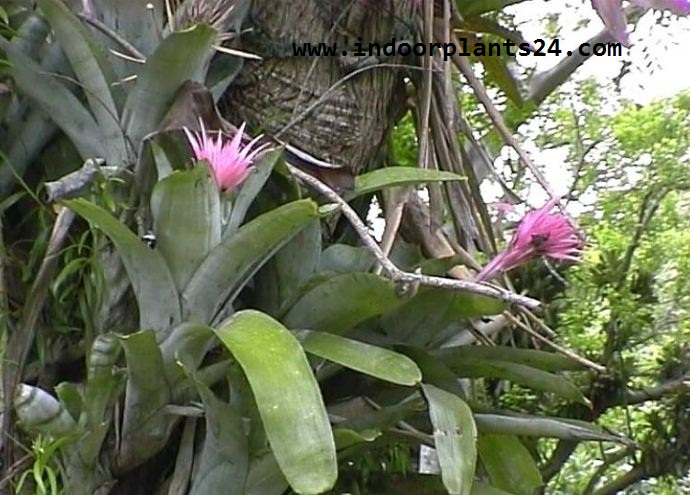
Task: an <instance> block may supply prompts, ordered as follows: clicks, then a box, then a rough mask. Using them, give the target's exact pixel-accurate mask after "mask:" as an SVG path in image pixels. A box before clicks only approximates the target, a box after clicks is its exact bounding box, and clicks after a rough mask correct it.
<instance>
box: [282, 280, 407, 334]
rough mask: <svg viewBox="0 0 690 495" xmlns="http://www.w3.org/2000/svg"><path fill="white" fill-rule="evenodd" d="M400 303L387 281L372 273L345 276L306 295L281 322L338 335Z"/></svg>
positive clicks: (290, 326) (322, 284) (293, 326)
mask: <svg viewBox="0 0 690 495" xmlns="http://www.w3.org/2000/svg"><path fill="white" fill-rule="evenodd" d="M402 302H403V299H402V298H400V297H398V295H397V293H396V290H395V284H394V283H393V282H391V281H390V280H388V279H386V278H383V277H381V276H379V275H374V274H373V273H346V274H342V275H336V276H334V277H331V278H329V279H328V280H326V281H324V282H322V283H320V284H319V285H317V286H316V287H313V288H312V289H311V290H309V291H308V292H307V293H305V294H304V295H303V296H302V297H301V298H300V299H299V300H298V301H297V302H296V303H295V305H294V306H293V307H292V308H290V310H289V311H288V313H287V314H286V315H285V317H284V318H283V322H284V323H285V325H287V326H288V327H289V328H300V329H302V328H303V329H309V330H319V331H322V332H329V333H336V334H341V333H344V332H346V331H348V330H350V329H352V328H354V327H355V326H356V325H358V324H359V323H361V322H363V321H365V320H368V319H369V318H371V317H373V316H378V315H380V314H383V313H386V312H388V311H390V310H392V309H393V308H395V307H397V306H398V305H400V304H401V303H402Z"/></svg>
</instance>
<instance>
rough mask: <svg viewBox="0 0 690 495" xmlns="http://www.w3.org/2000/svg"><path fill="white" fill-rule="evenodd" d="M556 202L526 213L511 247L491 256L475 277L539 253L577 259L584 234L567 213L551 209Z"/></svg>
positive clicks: (492, 274) (485, 277)
mask: <svg viewBox="0 0 690 495" xmlns="http://www.w3.org/2000/svg"><path fill="white" fill-rule="evenodd" d="M556 203H557V200H556V199H552V200H551V201H549V202H548V203H546V204H545V205H544V206H543V207H542V208H540V209H538V210H534V211H531V212H529V213H528V214H527V215H525V217H524V218H523V219H522V221H521V222H520V225H518V228H517V230H516V232H515V234H513V238H512V239H511V241H510V245H509V246H508V248H507V249H506V250H505V251H503V252H502V253H500V254H499V255H497V256H496V257H495V258H494V259H493V260H491V261H490V262H489V264H487V265H486V266H485V267H484V268H483V269H482V270H481V271H480V272H479V273H478V274H477V276H476V277H475V280H476V281H480V282H481V281H484V280H490V279H492V278H493V277H495V276H496V275H498V274H499V273H502V272H506V271H508V270H511V269H513V268H515V267H517V266H519V265H522V264H523V263H525V262H527V261H529V260H530V259H532V258H535V257H538V256H548V257H549V258H554V259H557V260H572V261H577V260H578V257H579V255H580V250H581V249H582V246H583V242H582V238H581V236H580V233H579V232H578V230H577V228H576V227H575V226H574V224H573V223H572V221H571V220H570V219H569V218H568V217H567V216H565V215H563V214H561V213H550V211H551V210H552V209H553V208H554V206H556Z"/></svg>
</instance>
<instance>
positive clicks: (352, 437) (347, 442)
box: [333, 428, 383, 450]
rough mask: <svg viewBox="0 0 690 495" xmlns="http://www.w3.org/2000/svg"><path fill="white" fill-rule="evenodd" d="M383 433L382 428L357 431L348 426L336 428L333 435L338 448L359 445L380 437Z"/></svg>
mask: <svg viewBox="0 0 690 495" xmlns="http://www.w3.org/2000/svg"><path fill="white" fill-rule="evenodd" d="M381 435H383V433H382V432H381V430H374V429H372V430H363V431H355V430H350V429H348V428H335V429H334V430H333V436H334V438H335V445H336V447H337V448H338V450H342V449H346V448H348V447H352V446H353V445H359V444H362V443H371V442H373V441H374V440H376V439H377V438H379V437H380V436H381Z"/></svg>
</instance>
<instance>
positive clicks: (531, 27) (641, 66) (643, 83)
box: [482, 0, 690, 217]
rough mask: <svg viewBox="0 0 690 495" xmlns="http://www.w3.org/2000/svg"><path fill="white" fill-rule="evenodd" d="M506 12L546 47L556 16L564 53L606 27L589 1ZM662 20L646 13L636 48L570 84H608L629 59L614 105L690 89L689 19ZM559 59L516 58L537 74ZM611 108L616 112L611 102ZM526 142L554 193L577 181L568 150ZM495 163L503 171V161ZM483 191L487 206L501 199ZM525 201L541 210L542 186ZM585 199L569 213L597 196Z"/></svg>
mask: <svg viewBox="0 0 690 495" xmlns="http://www.w3.org/2000/svg"><path fill="white" fill-rule="evenodd" d="M508 11H509V12H511V13H513V14H514V15H515V21H516V23H517V24H518V26H519V27H520V29H521V31H522V34H523V36H524V37H525V38H526V39H527V40H533V39H536V38H543V39H545V40H547V46H548V41H549V40H550V37H549V36H547V35H546V32H547V26H548V18H549V16H550V15H557V16H558V25H559V26H561V29H560V31H559V34H558V38H559V40H560V47H561V48H562V49H563V50H564V51H565V50H569V49H572V50H574V49H576V47H577V46H578V45H579V44H580V43H582V42H583V41H586V40H587V39H589V38H591V37H592V36H594V35H596V34H597V33H598V32H599V31H601V29H603V23H602V22H601V20H600V19H599V18H598V17H597V15H596V13H595V12H594V9H593V8H592V7H591V4H590V2H589V1H584V2H583V1H549V0H531V1H529V2H524V3H520V4H517V5H515V6H512V7H510V8H509V10H508ZM659 16H660V13H659V12H655V11H648V12H647V13H646V14H645V15H644V16H643V17H642V18H641V19H640V20H639V21H638V23H637V24H636V26H634V27H633V26H631V27H630V29H631V40H632V46H631V47H630V48H629V49H626V48H623V56H622V57H620V58H611V57H593V58H591V59H589V60H587V61H586V62H585V63H584V64H583V65H582V66H581V67H580V68H579V69H578V70H577V71H576V72H575V73H574V74H573V76H572V80H573V81H579V80H582V79H586V78H591V77H594V78H596V79H597V80H598V81H599V82H600V83H601V84H602V85H609V84H611V82H612V81H613V80H614V78H615V77H616V76H617V75H618V74H619V72H620V69H621V66H622V63H623V61H624V60H627V61H630V62H631V63H632V64H631V66H630V72H629V73H628V74H626V75H625V76H624V77H623V79H622V82H621V92H620V94H616V93H615V92H614V91H615V90H614V89H613V85H611V86H612V90H611V92H610V93H609V94H610V98H611V99H610V102H611V103H613V102H615V101H618V100H619V99H621V98H625V99H628V100H632V101H634V102H635V103H638V104H641V105H644V104H646V103H649V102H650V101H652V100H654V99H660V98H667V97H670V96H673V95H675V94H677V93H678V92H680V91H682V90H688V89H690V17H685V18H678V17H676V16H673V17H672V18H670V21H669V22H666V24H667V25H666V26H663V25H659V24H657V22H656V21H657V19H658V18H659ZM560 60H562V59H561V58H559V57H556V56H547V57H517V58H516V62H517V63H518V64H519V65H522V66H525V67H534V68H536V70H537V71H542V70H546V69H549V68H551V67H553V66H554V65H556V64H557V63H558V62H559V61H560ZM569 84H571V83H566V85H565V86H564V87H566V88H567V87H568V85H569ZM604 106H605V107H606V104H604ZM610 108H611V109H612V108H613V104H611V106H610ZM538 126H539V122H538V121H537V120H536V119H533V121H532V122H531V123H530V124H529V125H528V126H527V131H525V129H521V131H523V132H525V133H526V134H529V133H530V132H536V129H538ZM522 143H523V147H524V148H525V150H527V152H528V153H529V154H530V156H531V158H532V160H533V161H534V162H535V164H536V165H537V166H538V167H539V168H540V169H541V170H542V172H543V173H544V175H545V176H546V178H547V180H548V181H549V182H550V183H551V185H552V187H553V188H554V190H555V191H556V193H557V194H565V193H566V192H567V191H568V190H569V188H570V185H571V184H572V181H573V177H572V174H571V173H569V170H568V168H567V167H565V166H564V161H565V158H566V154H567V150H566V149H565V148H556V149H550V150H547V151H541V150H539V149H537V147H536V146H535V145H534V143H532V142H530V141H529V140H525V139H523V140H522ZM502 155H503V156H504V157H505V156H510V157H511V159H513V160H515V159H516V154H515V153H514V152H513V151H512V150H508V149H505V150H504V153H503V154H502ZM496 165H497V167H498V168H499V169H500V160H499V161H497V163H496ZM482 193H483V195H484V198H485V200H486V201H487V202H489V203H490V202H492V201H496V200H497V199H499V198H500V195H501V191H500V188H498V187H497V186H496V185H494V184H490V183H488V182H486V181H485V183H484V184H483V185H482ZM525 199H526V200H527V202H528V205H526V206H527V207H532V208H534V207H539V206H541V205H542V204H543V203H544V202H545V201H546V200H547V194H546V193H545V192H544V191H543V190H542V188H541V187H540V186H539V185H534V186H532V187H531V188H530V189H529V192H528V193H527V197H526V198H525ZM581 199H582V203H571V204H569V205H568V209H569V211H570V213H571V214H573V215H575V216H577V215H578V214H579V213H581V212H582V211H584V210H585V209H586V208H587V203H592V202H593V201H594V200H595V199H596V198H594V197H593V196H592V195H584V196H583V197H582V198H581ZM517 212H518V215H517V216H518V217H519V213H522V212H524V208H518V210H517Z"/></svg>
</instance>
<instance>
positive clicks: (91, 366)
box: [79, 334, 122, 465]
mask: <svg viewBox="0 0 690 495" xmlns="http://www.w3.org/2000/svg"><path fill="white" fill-rule="evenodd" d="M120 351H121V346H120V342H119V341H118V339H117V337H115V335H113V334H103V335H98V336H97V337H96V338H95V339H94V341H93V344H92V345H91V354H90V355H89V361H88V364H87V378H86V387H85V390H84V411H83V413H82V416H81V418H80V420H79V426H80V427H81V428H82V429H83V431H84V436H83V437H82V438H81V439H80V442H79V454H80V456H81V460H82V461H83V462H84V463H87V465H88V464H91V463H95V462H97V459H98V452H99V450H100V449H101V444H102V443H103V440H104V439H105V436H106V434H107V433H108V428H109V427H110V420H109V417H108V415H107V413H106V411H107V407H108V406H109V405H110V404H111V402H112V401H113V399H114V396H115V394H116V392H117V390H119V387H120V385H121V383H122V379H121V375H118V374H116V372H115V370H114V366H115V362H116V361H117V358H118V357H119V355H120Z"/></svg>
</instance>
